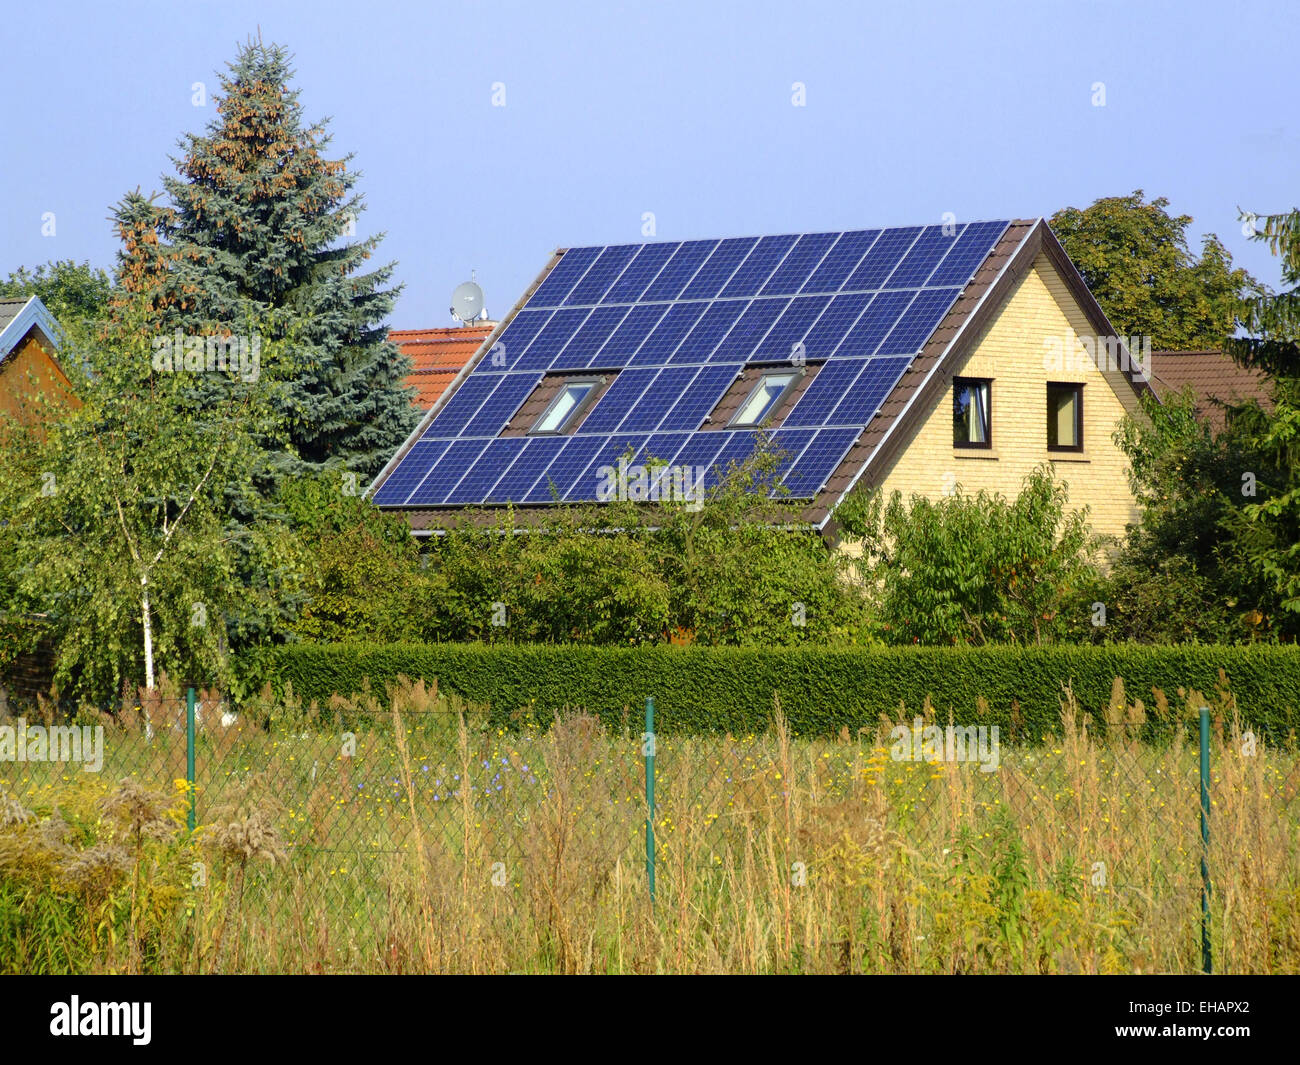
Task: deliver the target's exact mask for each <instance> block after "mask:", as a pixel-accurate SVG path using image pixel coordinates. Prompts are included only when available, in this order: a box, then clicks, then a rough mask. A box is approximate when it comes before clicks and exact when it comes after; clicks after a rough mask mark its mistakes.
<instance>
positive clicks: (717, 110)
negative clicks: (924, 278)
mask: <svg viewBox="0 0 1300 1065" xmlns="http://www.w3.org/2000/svg"><path fill="white" fill-rule="evenodd" d="M259 27H260V29H261V33H262V37H263V39H264V40H274V41H277V42H279V43H282V44H285V45H287V46H288V47H289V48H290V49H291V50H292V51H293V52H294V54H295V56H296V66H297V72H298V73H297V85H298V87H299V88H300V89H301V92H302V100H303V103H304V105H305V108H306V114H307V117H308V118H309V119H320V118H323V117H325V116H329V117H330V118H331V119H332V122H331V127H330V128H331V130H332V132H333V134H334V143H333V149H334V151H335V153H336V154H343V153H344V152H352V153H354V154H355V159H354V162H353V166H354V167H356V168H358V169H360V170H361V171H362V172H363V176H362V178H361V180H360V182H359V189H360V191H361V192H363V193H364V194H365V196H366V200H367V204H368V210H367V211H366V213H365V214H364V215H363V216H362V218H361V219H360V221H359V223H358V233H359V234H368V233H372V232H376V231H386V232H387V238H386V240H385V241H384V243H383V244H382V245H381V248H380V257H381V259H383V260H388V259H395V260H397V262H398V269H397V278H398V280H400V281H402V282H404V283H405V290H404V292H403V294H402V296H401V298H400V299H399V301H398V303H397V307H396V310H395V312H394V314H393V317H392V325H394V326H395V327H398V328H416V327H422V326H437V325H445V324H449V318H448V314H447V308H448V306H449V304H450V299H449V297H450V293H451V290H452V288H453V287H454V286H455V285H456V284H457V283H458V282H460V281H462V280H465V279H467V278H468V277H469V274H470V271H471V269H475V270H477V272H478V279H479V282H480V284H482V286H483V288H484V290H485V292H486V295H487V306H488V309H489V310H490V311H491V312H493V314H494V316H498V317H499V316H500V315H502V314H504V313H505V312H506V311H507V310H508V309H509V307H510V306H511V305H512V304H513V303H514V302H515V300H516V299H517V298H518V297H519V296H520V295H521V294H522V292H523V290H524V287H525V286H526V285H527V284H528V283H529V282H530V281H531V280H532V278H533V277H535V276H536V274H537V272H538V270H539V269H540V268H541V267H542V266H543V264H544V263H545V262H546V260H547V257H548V255H549V253H550V252H551V251H552V250H553V249H554V248H555V247H557V246H563V245H576V244H595V243H613V242H625V241H637V240H641V239H644V238H643V236H642V226H643V221H642V220H643V216H644V214H645V213H646V212H652V213H653V215H654V222H655V238H656V239H678V238H687V237H712V236H729V235H736V234H751V233H777V232H803V231H814V230H831V229H848V228H865V227H868V226H875V225H888V224H905V223H918V222H931V221H940V220H941V219H942V216H943V215H944V213H945V212H952V213H953V214H954V215H955V216H956V217H957V219H958V220H959V221H965V220H968V219H976V218H998V217H1026V216H1037V215H1040V214H1043V215H1046V214H1050V213H1051V212H1053V211H1054V210H1056V209H1057V208H1059V207H1062V206H1067V205H1073V206H1085V205H1087V204H1088V203H1091V202H1092V201H1093V200H1094V199H1096V198H1097V197H1099V196H1107V195H1120V194H1124V193H1127V192H1130V191H1132V190H1133V189H1137V188H1141V189H1144V190H1145V191H1146V193H1147V194H1148V196H1153V195H1163V196H1166V197H1168V198H1169V200H1170V201H1171V203H1170V209H1171V210H1173V211H1176V212H1178V213H1185V214H1190V215H1192V216H1193V218H1194V219H1195V222H1194V225H1193V237H1194V243H1195V245H1196V246H1199V237H1200V235H1201V234H1203V233H1205V232H1210V231H1213V232H1216V233H1218V235H1219V236H1220V237H1221V238H1222V239H1223V240H1224V242H1225V243H1226V244H1227V246H1228V248H1229V250H1230V251H1231V252H1232V253H1233V256H1234V258H1236V260H1237V261H1238V262H1239V263H1241V264H1243V265H1245V266H1247V267H1248V268H1249V269H1250V270H1252V272H1254V273H1255V274H1256V276H1258V277H1260V278H1261V279H1263V280H1264V281H1266V282H1267V283H1269V284H1272V285H1276V284H1278V281H1279V277H1278V270H1277V266H1276V260H1274V259H1273V258H1272V257H1271V256H1269V254H1268V253H1267V250H1266V249H1265V248H1264V247H1263V246H1262V245H1259V244H1252V242H1250V241H1248V240H1247V239H1246V238H1245V237H1244V236H1243V235H1242V233H1241V228H1240V223H1239V222H1238V221H1237V211H1238V208H1239V207H1240V208H1249V209H1252V210H1256V211H1260V212H1269V211H1277V210H1285V209H1289V208H1291V207H1294V206H1296V205H1297V204H1298V203H1300V188H1298V187H1297V183H1296V181H1295V178H1296V175H1297V172H1298V170H1300V166H1298V164H1300V129H1297V126H1296V120H1295V118H1294V106H1295V90H1296V81H1297V79H1296V75H1295V73H1294V64H1293V62H1292V60H1291V56H1290V49H1291V43H1292V42H1293V41H1294V40H1296V39H1297V37H1298V36H1300V33H1298V32H1297V31H1300V5H1295V4H1294V3H1276V4H1268V3H1239V4H1227V3H1223V2H1219V3H1212V2H1205V0H1191V2H1186V3H1137V2H1132V0H1128V2H1120V3H1109V2H1095V0H1076V2H1071V3H1056V2H1052V0H1043V2H1038V3H1024V4H977V3H928V2H924V0H915V2H909V3H904V4H888V5H875V4H855V3H849V2H845V0H840V2H838V3H807V2H800V3H790V2H788V0H787V2H783V3H764V2H761V0H746V2H744V3H715V2H710V0H696V2H693V3H678V2H660V3H609V2H607V3H546V4H537V3H532V4H527V3H403V2H388V3H383V4H380V3H373V4H361V5H358V4H355V3H350V4H342V3H330V2H320V0H313V2H285V3H271V2H266V0H263V2H262V3H246V2H240V0H227V2H222V3H211V2H203V0H189V2H187V3H184V4H179V5H178V4H175V3H131V2H122V3H118V4H114V5H101V4H98V3H95V4H90V3H57V2H55V3H45V4H28V5H23V6H22V9H21V10H14V11H6V14H5V30H6V36H7V38H8V41H7V44H8V47H7V48H6V49H5V51H6V60H7V62H6V71H5V79H4V80H5V88H4V96H5V107H4V113H5V120H4V130H5V141H6V146H7V152H6V155H7V159H6V165H5V166H4V167H3V169H2V170H0V193H3V203H4V210H3V212H0V276H2V275H3V274H7V273H8V272H9V271H10V270H13V269H16V268H17V267H18V266H20V265H29V266H30V265H34V264H36V263H40V262H44V261H46V260H48V259H67V258H72V259H77V260H83V259H89V260H90V261H91V262H92V263H94V264H96V265H102V266H111V264H112V259H113V255H114V252H115V250H116V243H115V240H114V238H113V235H112V233H111V230H110V227H109V224H108V222H107V215H108V209H109V205H111V204H112V203H114V202H115V201H117V200H118V199H119V198H120V197H121V196H122V194H123V193H124V192H126V191H127V190H128V189H133V188H135V187H136V186H140V187H141V188H142V189H143V190H144V191H146V192H148V191H150V190H153V189H156V188H159V187H160V182H159V176H160V175H161V174H162V173H163V172H164V171H165V170H169V169H170V164H169V162H168V156H169V154H172V153H174V151H175V143H176V140H177V138H178V137H179V136H180V135H181V133H182V132H184V131H187V130H199V129H201V128H202V127H203V126H205V125H206V124H207V122H209V121H210V120H211V119H212V118H213V117H214V115H215V111H214V109H213V107H212V105H211V101H210V100H209V102H208V104H207V106H206V107H202V108H200V107H195V106H193V105H192V103H191V95H192V91H191V86H192V84H193V83H194V82H196V81H202V82H204V83H206V86H207V88H208V89H209V90H212V89H213V88H215V87H216V84H217V81H216V77H215V76H214V71H215V70H217V69H218V68H221V69H224V64H225V62H226V61H227V60H229V59H231V58H232V57H233V56H234V53H235V49H236V46H237V43H238V42H240V41H242V40H244V39H245V38H246V37H247V36H248V35H249V34H250V33H256V32H257V30H258V28H259ZM796 82H798V83H802V84H803V85H804V86H805V104H804V106H795V105H794V103H793V97H794V93H795V90H794V88H793V86H794V85H795V83H796ZM1098 82H1100V83H1103V84H1104V92H1105V102H1104V106H1095V105H1094V99H1095V98H1096V96H1097V91H1096V90H1095V88H1094V86H1095V85H1096V83H1098ZM494 83H501V84H503V85H504V87H505V106H503V107H502V106H494V105H493V86H494ZM46 212H54V215H55V235H54V236H43V235H42V232H41V230H42V216H43V215H44V214H45V213H46Z"/></svg>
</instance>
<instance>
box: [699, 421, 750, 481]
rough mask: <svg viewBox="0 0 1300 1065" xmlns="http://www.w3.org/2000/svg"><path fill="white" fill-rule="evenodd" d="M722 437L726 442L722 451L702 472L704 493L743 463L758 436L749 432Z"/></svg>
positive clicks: (743, 431)
mask: <svg viewBox="0 0 1300 1065" xmlns="http://www.w3.org/2000/svg"><path fill="white" fill-rule="evenodd" d="M724 435H725V436H726V437H727V442H726V443H725V444H723V445H722V450H721V451H719V452H718V453H717V455H715V456H714V457H713V461H712V462H711V463H709V468H708V469H707V470H705V472H704V488H705V490H706V491H707V490H708V489H710V488H715V487H716V486H717V485H718V483H719V482H720V481H721V480H722V479H723V478H724V477H726V476H727V474H729V473H730V472H731V471H732V469H733V468H734V467H736V466H739V465H741V464H742V463H744V461H745V460H746V459H747V458H749V456H750V455H751V454H752V453H753V451H754V445H755V444H756V443H757V442H758V434H757V433H754V432H751V431H749V430H742V431H741V432H735V433H726V434H724Z"/></svg>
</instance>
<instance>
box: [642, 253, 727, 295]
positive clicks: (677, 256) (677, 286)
mask: <svg viewBox="0 0 1300 1065" xmlns="http://www.w3.org/2000/svg"><path fill="white" fill-rule="evenodd" d="M718 243H719V242H718V241H716V240H688V241H687V242H686V243H685V244H683V245H682V246H681V247H680V248H678V249H677V251H676V252H674V253H673V257H672V258H671V259H669V260H668V265H667V266H665V267H664V268H663V270H661V271H660V272H659V276H658V277H656V278H655V279H654V280H653V281H651V282H650V287H649V288H647V289H646V290H645V291H644V292H643V293H641V299H642V300H644V301H645V302H647V303H648V302H652V301H654V300H675V299H677V297H678V296H680V295H681V294H682V289H684V288H685V287H686V286H687V285H688V284H689V283H690V281H691V279H692V278H693V277H695V275H696V273H697V272H698V271H699V269H700V267H701V266H703V265H704V263H705V261H706V260H707V259H708V258H709V256H710V255H712V254H713V249H714V248H716V247H717V246H718Z"/></svg>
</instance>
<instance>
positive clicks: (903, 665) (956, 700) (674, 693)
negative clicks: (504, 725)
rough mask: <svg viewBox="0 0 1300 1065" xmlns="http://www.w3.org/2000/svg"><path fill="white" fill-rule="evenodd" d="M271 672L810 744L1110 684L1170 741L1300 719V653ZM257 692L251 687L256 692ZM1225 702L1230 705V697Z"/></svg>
mask: <svg viewBox="0 0 1300 1065" xmlns="http://www.w3.org/2000/svg"><path fill="white" fill-rule="evenodd" d="M261 666H262V668H263V669H264V670H265V673H264V676H265V677H270V678H272V682H273V683H274V684H277V685H279V686H281V687H282V686H283V685H286V684H290V685H292V689H293V691H294V693H295V694H296V695H297V696H298V697H300V698H301V699H303V700H306V701H316V702H318V703H319V704H321V705H322V706H323V705H325V704H326V703H327V702H328V701H329V699H330V696H332V695H333V694H335V693H339V694H343V695H347V694H352V693H355V692H360V691H363V690H369V691H371V692H374V693H383V692H385V691H386V689H387V687H388V686H389V685H390V684H393V683H395V682H397V681H398V678H400V677H403V676H405V677H410V678H423V679H425V680H433V679H435V678H436V679H437V681H438V684H439V686H440V688H441V689H442V690H445V691H448V692H451V693H454V694H455V695H457V696H459V697H461V698H463V699H465V700H466V701H468V702H470V703H475V704H480V705H488V706H490V707H491V710H492V715H493V717H494V718H495V719H496V720H498V721H500V722H504V721H507V720H510V719H512V718H513V719H516V720H519V719H532V720H539V721H546V720H548V719H549V718H550V717H551V716H552V715H553V714H554V713H555V712H556V711H558V710H561V709H563V708H565V707H581V708H583V709H585V710H587V711H589V712H591V713H595V714H598V715H600V716H601V717H603V718H605V719H606V720H607V721H610V722H612V723H622V722H627V723H628V724H630V725H634V723H635V722H636V721H637V720H638V719H639V715H640V713H641V708H642V706H643V704H644V700H645V698H646V697H647V696H653V697H654V699H655V705H656V713H657V718H656V720H657V722H658V723H659V726H660V727H661V728H662V729H663V730H664V731H666V732H721V731H732V732H751V731H762V730H764V729H766V728H767V726H768V724H769V722H770V719H771V716H772V712H773V700H774V698H779V699H780V703H781V706H782V708H783V710H784V712H785V714H786V717H787V718H788V720H789V723H790V727H791V728H792V729H793V730H794V731H796V732H798V733H801V734H805V735H835V734H837V733H839V732H840V730H841V729H849V730H850V731H854V730H857V729H859V728H863V727H868V726H871V727H874V725H875V724H876V723H877V722H878V721H879V719H880V717H881V716H882V715H887V716H890V717H894V716H896V715H897V714H898V713H899V712H900V709H901V710H904V711H906V712H907V713H912V712H916V713H921V712H922V711H923V708H925V707H926V704H927V701H928V704H929V706H930V707H932V708H933V710H934V712H935V714H936V715H937V717H938V719H939V720H940V721H946V720H947V719H948V718H949V715H951V716H952V718H953V720H954V721H955V722H959V723H962V724H985V725H998V726H999V727H1000V728H1002V729H1003V730H1004V736H1005V737H1006V738H1007V739H1011V738H1014V737H1017V736H1022V737H1023V736H1028V737H1032V738H1038V737H1041V736H1043V735H1048V734H1056V733H1057V732H1058V731H1059V728H1060V724H1061V713H1060V710H1061V701H1062V698H1063V697H1064V692H1065V689H1066V687H1067V685H1068V686H1069V688H1070V689H1071V690H1072V691H1073V693H1074V696H1075V698H1076V699H1077V700H1078V702H1079V704H1080V705H1081V706H1082V707H1084V708H1085V709H1087V710H1089V711H1090V712H1092V713H1093V714H1094V715H1095V716H1096V718H1097V727H1098V728H1099V729H1104V727H1105V722H1104V718H1105V714H1104V712H1103V711H1104V710H1105V708H1107V707H1109V706H1111V705H1112V704H1113V702H1114V699H1115V698H1116V695H1115V690H1114V689H1115V679H1116V678H1117V677H1118V678H1121V680H1122V688H1123V691H1126V692H1127V693H1128V697H1130V698H1133V699H1141V700H1144V701H1145V700H1151V704H1150V705H1151V710H1152V712H1151V715H1150V716H1149V717H1147V718H1146V723H1145V725H1144V730H1145V732H1146V734H1147V735H1148V737H1149V738H1152V737H1156V736H1160V735H1167V734H1169V733H1170V732H1171V731H1172V730H1173V728H1174V727H1175V726H1176V724H1177V722H1179V721H1180V720H1181V721H1189V720H1190V719H1191V715H1194V713H1195V710H1196V707H1197V706H1199V705H1200V703H1201V701H1202V699H1206V698H1211V695H1212V693H1214V692H1215V691H1216V689H1220V688H1226V689H1229V690H1230V692H1231V697H1232V698H1235V700H1236V705H1237V707H1238V708H1239V710H1240V713H1241V716H1242V719H1243V721H1244V722H1246V724H1247V725H1249V726H1250V727H1253V728H1255V729H1257V730H1260V731H1261V732H1262V733H1263V734H1264V735H1267V736H1270V737H1272V738H1273V739H1275V740H1282V739H1285V738H1286V737H1287V736H1288V735H1289V734H1290V733H1291V732H1292V730H1294V729H1295V728H1296V726H1297V725H1298V724H1300V648H1296V647H1276V646H1253V647H1217V646H1196V645H1185V646H1178V647H1152V646H1143V645H1138V644H1119V645H1108V646H1102V647H1068V646H1050V647H1015V646H1002V647H983V648H939V647H935V648H919V647H918V648H871V649H867V648H825V647H813V646H808V645H804V646H800V647H674V646H643V647H622V648H620V647H579V646H572V645H569V646H563V645H560V646H542V645H522V646H521V645H509V644H497V645H488V644H423V645H422V644H387V645H380V644H332V645H328V646H325V645H312V644H299V645H293V646H286V647H282V648H279V649H277V650H276V651H274V652H273V653H272V654H271V655H270V657H269V658H268V659H267V660H265V661H264V662H262V663H261ZM251 683H252V682H251V681H250V685H251ZM1226 697H1227V696H1225V698H1226Z"/></svg>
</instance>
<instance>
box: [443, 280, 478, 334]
mask: <svg viewBox="0 0 1300 1065" xmlns="http://www.w3.org/2000/svg"><path fill="white" fill-rule="evenodd" d="M482 314H483V290H482V289H481V288H479V287H478V285H477V284H475V283H474V282H473V281H466V282H465V283H464V284H462V285H457V286H456V291H455V292H453V293H452V294H451V316H452V317H453V318H455V319H456V321H458V322H463V323H464V324H466V325H468V324H469V323H470V322H473V321H475V320H476V319H478V318H479V317H481V316H482Z"/></svg>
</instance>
